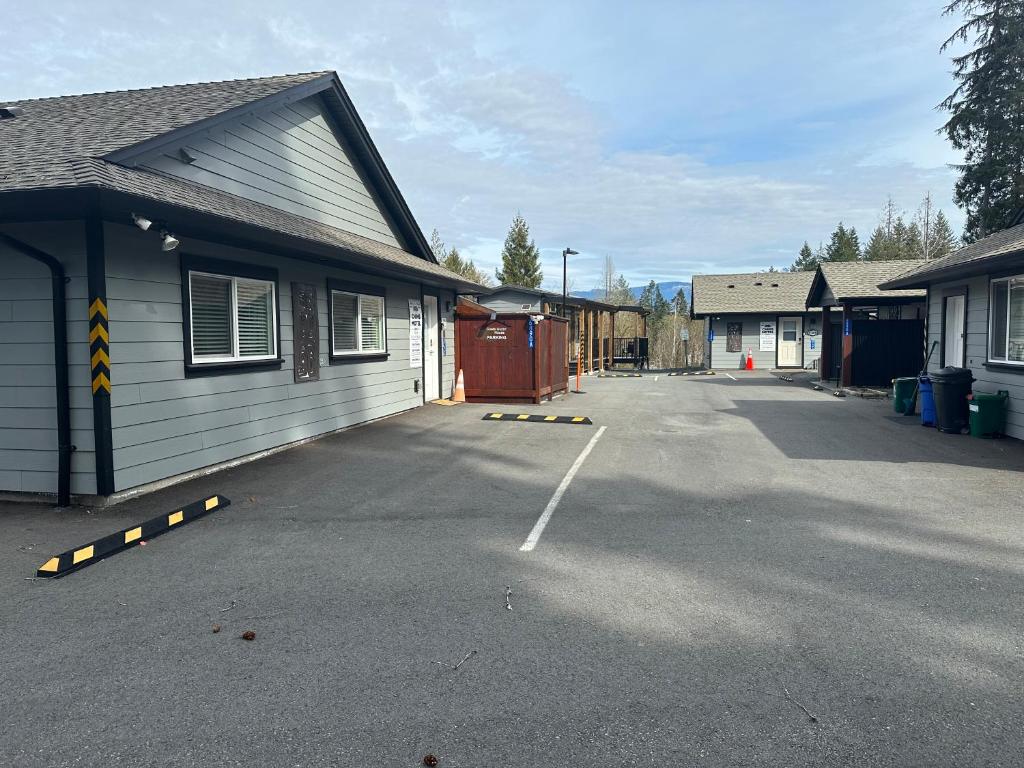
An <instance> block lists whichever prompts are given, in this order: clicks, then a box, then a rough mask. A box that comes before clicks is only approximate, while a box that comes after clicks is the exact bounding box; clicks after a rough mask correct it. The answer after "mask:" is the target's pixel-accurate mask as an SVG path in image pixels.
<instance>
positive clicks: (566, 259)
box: [562, 248, 579, 317]
mask: <svg viewBox="0 0 1024 768" xmlns="http://www.w3.org/2000/svg"><path fill="white" fill-rule="evenodd" d="M578 255H579V252H578V251H574V250H573V249H572V248H566V249H565V250H563V251H562V317H567V316H568V315H567V314H566V308H565V304H566V302H567V301H568V300H569V297H568V295H567V290H568V285H569V282H568V280H567V274H568V263H569V257H570V256H578Z"/></svg>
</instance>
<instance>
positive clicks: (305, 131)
mask: <svg viewBox="0 0 1024 768" xmlns="http://www.w3.org/2000/svg"><path fill="white" fill-rule="evenodd" d="M181 149H184V150H185V151H186V152H187V153H188V155H189V157H190V158H191V162H189V161H188V158H186V157H184V156H183V155H182V154H181V151H180V150H181ZM140 165H142V166H143V167H146V168H149V169H151V170H155V171H159V172H161V173H166V174H168V175H170V176H175V177H177V178H181V179H187V180H189V181H194V182H198V183H200V184H204V185H205V186H208V187H214V188H215V189H220V190H223V191H225V192H231V193H232V194H235V195H238V196H239V197H243V198H245V199H247V200H254V201H256V202H259V203H265V204H267V205H271V206H273V207H274V208H278V209H280V210H283V211H288V212H289V213H295V214H298V215H299V216H305V217H306V218H308V219H313V220H314V221H319V222H322V223H324V224H330V225H331V226H335V227H338V228H339V229H343V230H345V231H347V232H353V233H355V234H357V235H363V236H364V237H368V238H370V239H372V240H377V241H378V242H382V243H387V244H388V245H394V246H398V245H399V243H398V240H397V239H396V238H395V234H394V230H393V228H392V227H391V225H390V224H389V223H388V220H387V217H386V216H385V215H384V213H383V212H382V210H381V207H380V206H379V205H378V202H377V200H376V199H375V198H374V196H373V194H372V193H371V192H370V189H369V187H368V185H367V184H366V183H365V182H364V180H363V179H362V177H361V176H360V173H359V171H358V170H357V169H356V167H355V165H354V164H353V162H352V160H351V158H350V155H349V153H348V151H347V150H346V148H345V147H343V146H342V144H341V143H340V140H339V138H338V136H337V135H336V134H335V133H334V131H333V130H332V129H331V127H330V125H329V124H328V121H327V118H326V117H325V116H324V109H323V106H322V102H321V100H320V97H319V96H311V97H309V98H308V99H304V100H302V101H298V102H293V103H291V104H287V105H284V106H280V107H277V108H276V109H273V110H265V111H263V112H257V113H254V114H250V115H246V116H245V117H242V118H239V119H238V120H235V121H233V122H231V123H229V124H228V125H227V126H225V127H218V128H217V129H215V130H212V131H209V132H207V133H205V134H202V135H197V136H195V137H192V138H190V139H188V140H187V141H185V142H184V143H182V144H179V145H177V146H173V147H170V148H164V149H162V150H160V151H159V152H157V153H154V154H152V155H149V156H147V157H146V158H144V160H143V161H142V162H141V163H140Z"/></svg>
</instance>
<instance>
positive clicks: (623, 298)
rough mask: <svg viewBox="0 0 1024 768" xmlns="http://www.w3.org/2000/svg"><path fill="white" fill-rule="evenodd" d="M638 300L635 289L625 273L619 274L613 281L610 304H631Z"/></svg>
mask: <svg viewBox="0 0 1024 768" xmlns="http://www.w3.org/2000/svg"><path fill="white" fill-rule="evenodd" d="M635 301H636V297H635V296H634V295H633V289H632V288H630V287H629V280H627V279H626V276H625V275H623V274H620V275H618V276H617V277H616V278H615V280H614V281H613V282H612V290H611V293H610V294H608V303H609V304H623V305H629V304H633V303H634V302H635Z"/></svg>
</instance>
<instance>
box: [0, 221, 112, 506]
mask: <svg viewBox="0 0 1024 768" xmlns="http://www.w3.org/2000/svg"><path fill="white" fill-rule="evenodd" d="M3 229H4V232H6V233H7V234H9V235H11V236H13V237H16V238H18V239H19V240H22V241H24V242H26V243H28V244H29V245H32V246H35V247H36V248H39V249H40V250H42V251H44V252H46V253H49V254H50V255H52V256H55V257H57V258H58V259H60V261H61V263H62V264H63V265H64V270H65V273H66V275H67V277H68V278H69V281H68V283H67V284H66V294H67V302H66V303H67V319H68V326H67V328H68V357H69V363H70V366H69V371H68V375H69V381H70V389H71V391H70V397H71V408H72V410H71V442H72V444H73V445H74V446H75V447H76V449H77V450H76V451H75V452H74V453H73V454H72V456H71V492H72V493H76V494H94V493H95V492H96V455H95V452H94V446H93V438H92V392H91V388H90V381H89V341H88V336H89V319H88V301H87V298H86V297H87V295H88V289H87V284H86V266H85V264H86V260H85V227H84V225H83V224H82V223H80V222H76V223H69V222H55V223H47V224H32V225H27V224H22V225H14V224H5V225H4V227H3ZM0 264H2V265H3V266H2V271H0V490H4V491H21V492H31V493H56V492H57V394H56V390H55V388H54V382H55V376H56V372H55V369H54V349H53V302H52V294H51V290H52V288H51V281H50V270H49V269H48V268H47V267H46V265H44V264H41V263H39V262H37V261H35V260H33V259H30V258H29V257H27V256H24V255H22V254H21V253H19V252H17V251H13V250H10V249H8V248H6V247H5V246H4V245H2V244H0Z"/></svg>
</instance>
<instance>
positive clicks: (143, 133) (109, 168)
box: [0, 72, 482, 291]
mask: <svg viewBox="0 0 1024 768" xmlns="http://www.w3.org/2000/svg"><path fill="white" fill-rule="evenodd" d="M324 77H333V73H332V72H311V73H306V74H298V75H280V76H276V77H262V78H255V79H250V80H229V81H226V82H217V83H197V84H192V85H174V86H163V87H159V88H147V89H142V90H135V91H115V92H108V93H95V94H87V95H82V96H60V97H54V98H46V99H32V100H27V101H17V102H7V103H6V104H4V106H15V107H19V108H21V109H22V110H23V114H21V115H19V116H18V117H15V118H13V119H8V120H0V194H2V193H4V192H16V191H30V190H37V189H67V188H76V187H78V188H89V187H92V188H103V189H110V190H114V191H116V192H122V193H126V194H130V195H134V196H138V197H141V198H144V199H148V200H153V201H156V202H161V203H167V204H170V205H174V206H178V207H180V208H184V209H188V210H193V211H196V212H200V213H206V214H213V215H216V216H220V217H223V218H226V219H230V220H233V221H238V222H241V223H245V224H251V225H255V226H258V227H263V228H266V229H270V230H273V231H275V232H281V233H283V234H285V235H290V236H293V237H297V238H301V239H304V240H308V241H311V242H315V243H319V244H321V245H327V246H331V247H336V248H340V249H343V250H345V251H349V252H351V253H354V254H357V255H359V256H363V257H365V258H367V259H369V260H371V261H379V262H381V264H382V266H385V265H387V266H392V267H400V268H401V269H402V270H411V271H413V272H415V273H419V274H421V275H424V276H431V277H434V278H438V279H442V280H444V281H446V282H451V283H454V284H456V285H458V286H459V288H460V289H465V290H471V291H477V290H481V289H482V286H478V285H476V284H475V283H472V282H470V281H468V280H466V278H464V277H462V276H461V275H458V274H456V273H454V272H451V271H450V270H447V269H445V268H444V267H442V266H440V265H438V264H434V263H433V262H430V261H427V260H426V259H422V258H419V257H418V256H416V255H414V254H412V253H408V252H406V251H404V250H402V249H400V248H395V247H392V246H389V245H385V244H383V243H379V242H376V241H374V240H370V239H368V238H365V237H361V236H359V235H355V234H352V233H350V232H346V231H344V230H341V229H338V228H336V227H331V226H328V225H326V224H321V223H320V222H316V221H313V220H311V219H307V218H305V217H303V216H298V215H295V214H291V213H288V212H286V211H282V210H280V209H277V208H274V207H272V206H268V205H264V204H262V203H257V202H253V201H251V200H247V199H245V198H242V197H238V196H236V195H232V194H230V193H227V192H221V191H219V190H216V189H212V188H210V187H206V186H203V185H201V184H196V183H193V182H189V181H185V180H181V179H174V178H170V177H167V176H163V175H160V174H156V173H153V172H150V171H145V170H141V169H137V168H126V167H124V166H121V165H116V164H114V163H112V162H108V161H106V160H103V159H102V158H103V157H104V156H106V155H109V154H111V153H113V152H116V151H118V150H123V149H125V148H128V147H131V146H133V145H135V144H138V143H140V142H144V141H147V140H150V139H153V138H156V137H158V136H161V135H164V134H166V133H169V132H171V131H175V130H178V129H180V128H185V127H188V126H191V125H193V124H195V123H197V122H201V121H203V120H207V119H210V118H214V117H216V116H218V115H221V114H223V113H224V112H227V111H229V110H232V109H236V108H239V107H245V106H246V105H248V104H251V103H253V102H255V101H259V100H261V99H264V98H268V97H271V96H274V95H276V94H279V93H281V92H282V91H285V90H287V89H289V88H293V87H295V86H299V85H304V84H307V83H311V82H312V81H314V80H318V79H322V78H324Z"/></svg>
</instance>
